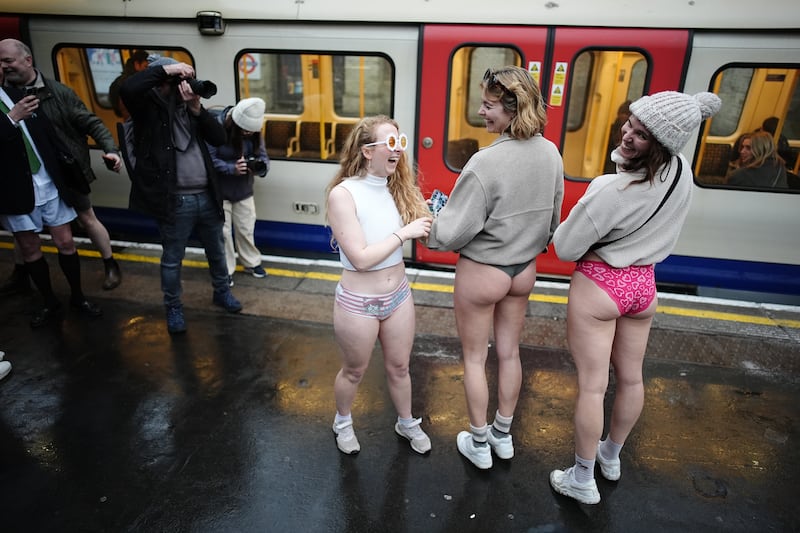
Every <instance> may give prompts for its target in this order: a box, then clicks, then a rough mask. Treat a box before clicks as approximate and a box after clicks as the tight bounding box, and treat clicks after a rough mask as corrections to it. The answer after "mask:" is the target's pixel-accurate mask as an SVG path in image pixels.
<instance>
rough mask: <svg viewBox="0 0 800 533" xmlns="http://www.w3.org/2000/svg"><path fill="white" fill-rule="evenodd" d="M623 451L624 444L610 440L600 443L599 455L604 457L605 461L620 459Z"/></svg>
mask: <svg viewBox="0 0 800 533" xmlns="http://www.w3.org/2000/svg"><path fill="white" fill-rule="evenodd" d="M620 451H622V444H617V443H616V442H614V441H613V440H611V439H610V438H608V437H606V440H601V441H600V447H599V449H598V453H599V454H600V455H602V456H603V460H604V461H613V460H614V459H619V452H620Z"/></svg>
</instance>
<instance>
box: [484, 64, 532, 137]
mask: <svg viewBox="0 0 800 533" xmlns="http://www.w3.org/2000/svg"><path fill="white" fill-rule="evenodd" d="M481 89H483V90H484V91H486V94H488V95H489V96H492V97H494V98H497V99H498V100H500V102H501V103H502V105H503V109H505V110H506V111H507V112H509V113H511V114H513V115H514V117H513V118H512V119H511V124H510V125H509V127H508V130H507V132H508V135H509V136H510V137H511V138H513V139H529V138H531V137H533V136H534V135H536V134H537V133H542V130H543V129H544V126H545V124H547V110H546V109H545V104H544V99H543V98H542V93H541V91H540V90H539V85H538V84H537V83H536V82H535V81H534V80H533V78H532V77H531V75H530V73H529V72H528V71H527V70H525V69H524V68H521V67H517V66H514V65H509V66H506V67H503V68H500V69H497V70H494V69H491V68H490V69H487V70H486V73H485V74H484V75H483V81H482V82H481Z"/></svg>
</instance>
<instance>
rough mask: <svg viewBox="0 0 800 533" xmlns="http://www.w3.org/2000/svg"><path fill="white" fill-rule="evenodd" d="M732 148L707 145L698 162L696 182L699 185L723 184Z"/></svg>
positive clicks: (721, 145) (723, 144)
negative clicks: (699, 183) (698, 168)
mask: <svg viewBox="0 0 800 533" xmlns="http://www.w3.org/2000/svg"><path fill="white" fill-rule="evenodd" d="M732 151H733V148H732V147H731V145H730V144H727V143H707V144H706V145H705V149H704V150H703V159H702V161H700V170H699V171H698V173H697V180H698V181H700V182H701V183H708V184H712V183H717V184H718V183H723V182H724V180H725V174H726V173H727V172H728V164H729V163H730V161H731V153H732Z"/></svg>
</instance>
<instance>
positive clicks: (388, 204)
mask: <svg viewBox="0 0 800 533" xmlns="http://www.w3.org/2000/svg"><path fill="white" fill-rule="evenodd" d="M407 144H408V139H407V138H406V136H405V134H401V133H399V132H398V128H397V123H396V122H395V121H394V120H392V119H391V118H389V117H386V116H376V117H367V118H364V119H362V120H361V122H359V123H358V124H357V125H356V127H355V128H353V130H352V131H351V133H350V135H349V136H348V138H347V140H346V141H345V143H344V147H343V148H342V157H341V166H340V168H339V171H338V172H337V174H336V176H335V177H334V178H333V180H332V181H331V183H330V184H329V185H328V189H327V191H328V202H327V216H328V223H329V224H330V226H331V231H332V242H335V244H336V245H337V246H338V248H339V257H340V259H341V262H342V265H343V266H344V270H343V272H342V277H341V280H340V282H339V284H338V285H337V287H336V295H335V303H334V308H333V329H334V333H335V335H336V342H337V343H338V345H339V350H340V353H341V358H342V368H341V370H339V373H338V374H337V375H336V380H335V382H334V395H335V397H336V417H335V419H334V422H333V432H334V434H335V435H336V445H337V447H338V448H339V450H340V451H342V452H343V453H347V454H353V453H357V452H358V451H359V450H360V449H361V446H360V445H359V443H358V439H356V436H355V432H354V431H353V419H352V415H351V407H352V404H353V401H354V400H355V395H356V392H357V390H358V385H359V383H360V382H361V379H362V377H363V376H364V373H365V372H366V370H367V366H368V365H369V360H370V357H371V356H372V352H373V349H374V347H375V341H376V340H380V342H381V348H382V350H383V357H384V367H385V370H386V378H387V381H388V386H389V395H390V396H391V398H392V402H393V403H394V406H395V409H396V410H397V415H398V416H397V423H396V424H395V426H394V427H395V432H396V433H397V434H398V435H400V436H401V437H404V438H406V439H408V440H409V442H410V443H411V448H412V449H413V450H414V451H416V452H417V453H426V452H428V451H429V450H430V449H431V441H430V439H429V438H428V436H427V435H426V434H425V432H424V431H422V429H421V428H420V423H421V422H422V419H421V418H414V417H413V416H412V414H411V377H410V375H409V373H408V365H409V360H410V358H411V346H412V344H413V342H414V326H415V314H414V301H413V299H412V297H411V289H410V288H409V286H408V280H407V279H406V272H405V264H404V263H403V244H404V243H405V241H407V240H411V239H420V238H425V237H427V236H428V233H429V232H430V228H431V217H430V212H429V211H428V208H427V206H426V204H425V200H424V199H423V197H422V194H421V193H420V191H419V189H418V188H417V186H416V181H415V178H414V175H413V173H412V169H411V167H410V166H409V163H408V161H407V159H406V156H405V149H406V147H407Z"/></svg>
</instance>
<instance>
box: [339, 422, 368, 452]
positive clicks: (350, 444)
mask: <svg viewBox="0 0 800 533" xmlns="http://www.w3.org/2000/svg"><path fill="white" fill-rule="evenodd" d="M333 433H334V434H335V435H336V447H337V448H339V451H340V452H342V453H346V454H348V455H352V454H355V453H358V452H360V451H361V445H360V444H358V439H357V438H356V433H355V431H353V422H352V421H348V422H342V423H340V424H336V422H334V423H333Z"/></svg>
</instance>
